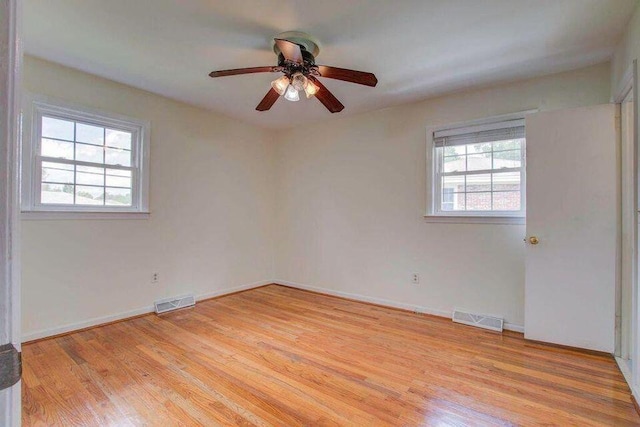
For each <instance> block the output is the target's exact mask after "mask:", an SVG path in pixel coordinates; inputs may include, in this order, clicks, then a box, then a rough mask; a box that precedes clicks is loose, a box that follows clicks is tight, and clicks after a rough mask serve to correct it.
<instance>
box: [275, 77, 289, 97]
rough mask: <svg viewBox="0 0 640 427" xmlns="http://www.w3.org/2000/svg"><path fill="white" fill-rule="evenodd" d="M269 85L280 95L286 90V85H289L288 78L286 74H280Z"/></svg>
mask: <svg viewBox="0 0 640 427" xmlns="http://www.w3.org/2000/svg"><path fill="white" fill-rule="evenodd" d="M271 87H272V88H273V89H274V90H275V91H276V92H278V95H280V96H282V95H284V94H285V92H286V91H287V87H289V79H288V78H287V76H282V77H280V78H279V79H276V80H274V81H272V82H271Z"/></svg>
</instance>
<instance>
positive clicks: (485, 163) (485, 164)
mask: <svg viewBox="0 0 640 427" xmlns="http://www.w3.org/2000/svg"><path fill="white" fill-rule="evenodd" d="M483 169H491V152H487V153H483V154H469V155H468V156H467V170H469V171H477V170H483Z"/></svg>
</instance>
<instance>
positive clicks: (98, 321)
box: [22, 280, 273, 343]
mask: <svg viewBox="0 0 640 427" xmlns="http://www.w3.org/2000/svg"><path fill="white" fill-rule="evenodd" d="M271 283H273V281H272V280H262V281H260V282H254V283H249V284H246V285H241V286H235V287H232V288H226V289H221V290H218V291H214V292H208V293H205V294H200V295H196V301H203V300H207V299H211V298H216V297H220V296H223V295H228V294H233V293H236V292H242V291H246V290H249V289H253V288H259V287H261V286H265V285H269V284H271ZM153 312H154V308H153V305H149V306H146V307H140V308H137V309H135V310H129V311H123V312H121V313H117V314H111V315H109V316H102V317H94V318H92V319H88V320H84V321H82V322H76V323H69V324H66V325H62V326H57V327H55V328H47V329H41V330H39V331H35V332H31V333H28V334H25V335H23V336H22V343H28V342H30V341H35V340H40V339H43V338H49V337H53V336H57V335H64V334H67V333H70V332H74V331H79V330H82V329H87V328H92V327H97V326H103V325H106V324H109V323H114V322H119V321H122V320H126V319H130V318H134V317H139V316H143V315H145V314H149V313H153Z"/></svg>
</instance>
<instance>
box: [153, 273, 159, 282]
mask: <svg viewBox="0 0 640 427" xmlns="http://www.w3.org/2000/svg"><path fill="white" fill-rule="evenodd" d="M159 281H160V273H153V274H152V275H151V283H158V282H159Z"/></svg>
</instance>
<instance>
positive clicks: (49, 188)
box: [40, 184, 73, 205]
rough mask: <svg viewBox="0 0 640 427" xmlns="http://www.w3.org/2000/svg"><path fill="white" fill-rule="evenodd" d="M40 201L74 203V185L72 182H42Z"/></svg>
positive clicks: (63, 203) (45, 202)
mask: <svg viewBox="0 0 640 427" xmlns="http://www.w3.org/2000/svg"><path fill="white" fill-rule="evenodd" d="M40 203H43V204H47V205H51V204H56V205H72V204H73V185H71V184H42V188H41V192H40Z"/></svg>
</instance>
